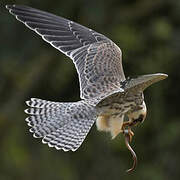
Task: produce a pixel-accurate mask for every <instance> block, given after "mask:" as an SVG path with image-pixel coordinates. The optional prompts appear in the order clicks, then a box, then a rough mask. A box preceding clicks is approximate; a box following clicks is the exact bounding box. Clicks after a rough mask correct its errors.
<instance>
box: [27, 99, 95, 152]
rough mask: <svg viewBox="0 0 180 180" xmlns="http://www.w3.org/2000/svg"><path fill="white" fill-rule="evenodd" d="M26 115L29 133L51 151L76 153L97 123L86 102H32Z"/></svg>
mask: <svg viewBox="0 0 180 180" xmlns="http://www.w3.org/2000/svg"><path fill="white" fill-rule="evenodd" d="M26 104H27V105H28V106H29V107H30V108H29V109H26V110H25V112H26V113H27V114H29V115H30V116H29V117H27V118H26V121H27V123H28V126H30V127H31V128H30V132H32V133H33V136H34V137H35V138H42V142H43V143H46V144H48V145H49V146H50V147H55V148H56V149H58V150H59V149H62V150H64V151H69V150H71V151H76V150H77V149H78V148H79V147H80V145H81V144H82V142H83V141H84V139H85V137H86V136H87V134H88V132H89V130H90V129H91V127H92V125H93V123H94V122H95V119H96V112H95V108H94V107H93V106H92V105H90V104H89V103H88V102H87V101H78V102H73V103H60V102H51V101H46V100H41V99H37V98H31V100H30V101H26Z"/></svg>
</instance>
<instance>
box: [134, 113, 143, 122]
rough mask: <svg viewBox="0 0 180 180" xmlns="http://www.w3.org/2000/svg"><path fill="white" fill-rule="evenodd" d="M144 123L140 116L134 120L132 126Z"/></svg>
mask: <svg viewBox="0 0 180 180" xmlns="http://www.w3.org/2000/svg"><path fill="white" fill-rule="evenodd" d="M143 121H144V115H143V114H141V115H140V116H139V117H138V118H137V119H134V121H133V124H137V123H142V122H143Z"/></svg>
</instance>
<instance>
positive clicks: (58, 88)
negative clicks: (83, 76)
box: [0, 0, 180, 180]
mask: <svg viewBox="0 0 180 180" xmlns="http://www.w3.org/2000/svg"><path fill="white" fill-rule="evenodd" d="M12 3H16V4H24V5H28V6H32V7H35V8H39V9H42V10H45V11H49V12H52V13H54V14H57V15H60V16H63V17H66V18H69V19H71V20H74V21H76V22H78V23H80V24H83V25H85V26H88V27H90V28H92V29H94V30H96V31H98V32H100V33H102V34H104V35H106V36H108V37H109V38H110V39H112V40H113V41H114V42H115V43H116V44H117V45H118V46H120V48H121V49H122V51H123V66H124V69H125V74H126V76H133V75H140V74H148V73H156V72H164V73H167V74H168V75H169V78H168V79H166V80H164V81H162V82H159V83H157V84H155V85H153V86H152V87H150V88H148V89H147V90H146V91H145V100H146V104H147V108H148V115H147V119H146V121H145V122H144V123H143V124H142V125H140V126H138V127H136V128H135V129H134V131H135V136H134V139H133V141H132V147H133V148H134V150H135V151H136V153H137V156H138V166H137V169H136V171H135V172H133V173H131V174H127V173H126V172H125V170H126V169H128V168H130V167H131V165H132V157H131V154H130V153H129V151H128V150H127V149H126V147H125V144H124V139H123V136H122V135H120V136H119V137H117V138H116V139H115V140H113V141H111V138H110V135H109V134H106V133H102V132H98V131H97V130H96V127H95V126H93V128H92V130H91V131H90V133H89V135H88V137H87V138H86V140H85V141H84V143H83V144H82V146H81V147H80V149H79V150H78V151H77V152H74V153H72V152H68V153H65V152H62V151H57V150H55V149H53V148H49V147H48V146H47V145H43V144H41V141H40V140H38V139H34V138H33V137H32V135H31V133H29V131H28V127H27V125H26V123H25V121H24V119H25V117H26V115H25V113H24V109H25V108H26V105H25V103H24V101H25V100H28V99H29V98H31V97H37V98H41V99H46V100H52V101H77V100H79V83H78V78H77V73H76V70H75V68H74V66H73V63H72V62H71V60H69V59H68V58H67V57H66V56H65V55H63V54H61V53H60V52H58V51H57V50H56V49H54V48H52V47H51V46H50V45H49V44H47V43H46V42H44V41H43V40H42V39H41V38H40V37H39V36H38V35H36V34H35V33H34V32H32V31H30V30H29V29H28V28H26V27H25V26H24V25H23V24H21V23H19V22H18V21H16V20H15V18H14V17H13V16H11V15H10V14H9V13H8V11H7V10H6V9H5V7H4V6H5V4H12ZM0 35H1V37H0V180H25V179H26V180H32V179H34V180H36V179H38V180H50V179H52V180H100V179H102V180H116V179H118V180H119V179H122V180H129V179H133V180H141V179H142V180H168V179H175V180H176V179H180V162H179V161H180V119H179V111H180V110H179V101H180V96H179V89H180V1H179V0H107V1H105V0H15V1H12V0H1V2H0Z"/></svg>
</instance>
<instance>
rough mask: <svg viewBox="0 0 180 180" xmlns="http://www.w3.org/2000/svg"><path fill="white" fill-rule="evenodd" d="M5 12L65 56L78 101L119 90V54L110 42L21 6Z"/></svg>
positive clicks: (70, 23)
mask: <svg viewBox="0 0 180 180" xmlns="http://www.w3.org/2000/svg"><path fill="white" fill-rule="evenodd" d="M6 8H7V9H8V10H9V12H10V13H11V14H12V15H14V16H15V17H16V18H17V20H19V21H21V22H22V23H24V24H25V25H26V26H27V27H29V28H30V29H31V30H33V31H35V32H36V33H37V34H39V35H40V36H41V37H42V38H43V39H44V40H45V41H47V42H48V43H50V44H51V45H52V46H53V47H55V48H56V49H58V50H59V51H61V52H62V53H64V54H65V55H67V56H69V57H70V58H71V59H72V60H73V62H74V64H75V67H76V69H77V72H78V75H79V82H80V94H81V98H82V99H90V98H96V97H97V98H100V97H104V96H106V95H108V94H109V92H112V91H117V90H120V91H121V90H122V88H121V85H120V82H121V81H124V80H125V76H124V72H123V68H122V60H121V59H122V58H121V50H120V48H118V47H117V45H115V44H114V43H113V42H112V41H111V40H110V39H108V38H107V37H105V36H104V35H102V34H99V33H97V32H95V31H93V30H91V29H89V28H86V27H84V26H82V25H80V24H78V23H75V22H73V21H70V20H68V19H65V18H62V17H59V16H56V15H53V14H51V13H47V12H44V11H41V10H38V9H34V8H31V7H27V6H21V5H7V6H6Z"/></svg>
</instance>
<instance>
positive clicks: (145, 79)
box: [96, 73, 168, 108]
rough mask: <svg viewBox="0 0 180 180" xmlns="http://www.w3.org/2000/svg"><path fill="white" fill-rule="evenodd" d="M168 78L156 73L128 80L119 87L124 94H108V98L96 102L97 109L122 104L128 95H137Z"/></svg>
mask: <svg viewBox="0 0 180 180" xmlns="http://www.w3.org/2000/svg"><path fill="white" fill-rule="evenodd" d="M167 77H168V75H167V74H164V73H156V74H147V75H142V76H138V77H136V78H130V79H128V78H127V80H125V81H124V82H122V83H121V87H122V88H123V89H124V92H123V93H122V92H115V93H112V94H110V95H109V96H108V97H106V98H104V99H102V100H101V101H99V102H98V104H97V106H96V107H97V108H101V107H102V106H106V105H108V104H112V103H115V102H116V103H122V101H123V100H124V98H125V97H126V96H127V94H128V93H130V94H137V93H138V92H141V93H142V92H143V91H144V90H145V89H146V88H147V87H149V86H150V85H152V84H154V83H156V82H158V81H161V80H164V79H166V78H167ZM118 101H119V102H118Z"/></svg>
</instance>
